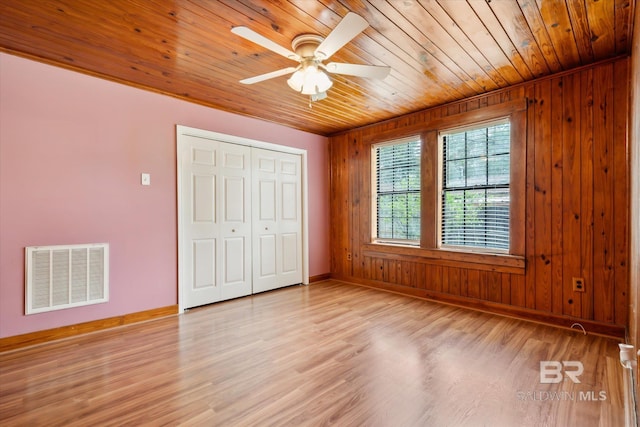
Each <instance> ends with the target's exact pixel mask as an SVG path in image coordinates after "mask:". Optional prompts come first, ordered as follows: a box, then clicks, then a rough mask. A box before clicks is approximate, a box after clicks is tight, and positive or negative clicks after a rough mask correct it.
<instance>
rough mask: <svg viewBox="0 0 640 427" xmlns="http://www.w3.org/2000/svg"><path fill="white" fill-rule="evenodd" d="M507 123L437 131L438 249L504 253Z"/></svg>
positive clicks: (507, 196) (507, 203)
mask: <svg viewBox="0 0 640 427" xmlns="http://www.w3.org/2000/svg"><path fill="white" fill-rule="evenodd" d="M510 143H511V126H510V123H509V121H508V120H507V119H504V120H498V121H493V122H491V123H485V124H483V125H480V126H474V127H468V128H458V129H455V130H451V131H443V132H441V133H440V146H441V155H442V168H441V171H442V172H441V177H440V246H441V247H452V248H455V247H461V248H466V249H471V250H473V249H474V248H479V249H480V250H489V251H508V250H509V235H510V232H509V206H510V197H511V193H510Z"/></svg>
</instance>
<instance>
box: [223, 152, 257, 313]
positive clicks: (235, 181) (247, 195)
mask: <svg viewBox="0 0 640 427" xmlns="http://www.w3.org/2000/svg"><path fill="white" fill-rule="evenodd" d="M219 152H220V157H221V159H220V178H221V179H220V181H221V182H220V183H221V189H220V202H219V205H218V206H219V208H218V212H219V213H220V240H221V246H222V247H221V251H222V260H221V263H222V265H221V267H222V271H221V288H222V296H221V299H222V300H226V299H231V298H237V297H240V296H244V295H250V294H251V148H250V147H246V146H244V145H236V144H225V143H221V144H220V150H219Z"/></svg>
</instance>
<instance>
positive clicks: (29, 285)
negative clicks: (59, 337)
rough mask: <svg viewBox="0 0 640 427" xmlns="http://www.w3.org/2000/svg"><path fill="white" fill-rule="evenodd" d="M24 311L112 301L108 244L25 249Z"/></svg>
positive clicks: (40, 310)
mask: <svg viewBox="0 0 640 427" xmlns="http://www.w3.org/2000/svg"><path fill="white" fill-rule="evenodd" d="M25 282H26V284H25V286H26V289H25V295H26V301H25V313H26V314H35V313H42V312H45V311H52V310H60V309H63V308H70V307H77V306H81V305H88V304H97V303H101V302H107V301H108V300H109V244H108V243H92V244H86V245H60V246H30V247H26V248H25Z"/></svg>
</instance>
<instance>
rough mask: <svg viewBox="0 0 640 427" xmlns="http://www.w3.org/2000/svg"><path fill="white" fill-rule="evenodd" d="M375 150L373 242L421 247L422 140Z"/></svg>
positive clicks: (393, 142) (403, 142)
mask: <svg viewBox="0 0 640 427" xmlns="http://www.w3.org/2000/svg"><path fill="white" fill-rule="evenodd" d="M372 148H373V151H372V155H373V159H374V162H373V163H374V165H373V166H374V168H373V169H374V170H373V172H374V175H375V177H374V180H373V181H374V191H373V193H374V197H373V204H374V209H373V211H374V212H375V213H376V220H375V224H374V227H375V228H374V238H375V240H377V241H387V242H401V243H405V244H416V245H417V244H419V243H420V186H421V182H420V156H421V141H420V138H419V137H412V138H404V139H401V140H396V141H391V142H386V143H381V144H376V145H374V146H373V147H372Z"/></svg>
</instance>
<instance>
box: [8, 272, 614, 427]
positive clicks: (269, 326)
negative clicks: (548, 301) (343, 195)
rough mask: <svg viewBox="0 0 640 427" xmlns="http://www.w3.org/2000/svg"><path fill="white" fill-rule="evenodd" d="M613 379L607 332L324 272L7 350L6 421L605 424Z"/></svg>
mask: <svg viewBox="0 0 640 427" xmlns="http://www.w3.org/2000/svg"><path fill="white" fill-rule="evenodd" d="M545 360H553V361H566V360H576V361H580V362H581V363H582V364H583V366H584V372H583V374H582V375H581V376H580V379H581V383H579V384H577V383H573V382H572V381H570V380H569V381H566V380H565V381H562V382H560V383H558V384H546V383H545V384H542V383H541V382H540V362H541V361H545ZM622 390H623V388H622V368H621V366H620V364H619V362H618V349H617V342H616V341H615V340H613V339H609V338H605V337H600V336H591V335H587V336H585V335H583V334H582V333H581V331H568V330H563V329H556V328H553V327H549V326H544V325H540V324H536V323H529V322H525V321H521V320H516V319H511V318H506V317H500V316H495V315H491V314H486V313H481V312H477V311H471V310H466V309H463V308H460V307H454V306H449V305H445V304H438V303H434V302H430V301H424V300H421V299H416V298H411V297H408V296H403V295H397V294H393V293H386V292H383V291H378V290H374V289H368V288H364V287H358V286H354V285H350V284H345V283H341V282H338V281H332V280H329V281H324V282H317V283H314V284H312V285H310V286H297V287H290V288H286V289H281V290H277V291H272V292H267V293H263V294H258V295H254V296H251V297H246V298H241V299H237V300H232V301H227V302H223V303H218V304H214V305H211V306H207V307H202V308H198V309H193V310H190V311H188V312H187V313H185V314H184V315H181V316H174V317H169V318H163V319H158V320H154V321H150V322H146V323H144V324H133V325H129V326H124V327H121V328H118V329H115V330H108V331H101V332H96V333H92V334H88V335H85V336H79V337H73V338H69V339H66V340H62V341H59V342H51V343H47V344H42V345H39V346H33V347H29V348H23V349H19V350H14V351H10V352H5V353H0V424H1V425H3V426H17V425H29V426H39V425H47V426H52V425H60V426H63V425H64V426H73V425H101V426H102V425H105V426H110V425H114V426H115V425H142V424H146V425H206V426H211V425H223V426H229V425H233V426H256V425H260V426H283V425H295V426H307V425H309V426H316V425H331V424H333V425H366V426H425V425H429V426H431V425H434V426H480V425H491V426H513V425H518V426H528V425H531V426H537V425H549V426H553V425H584V426H590V425H596V426H597V425H603V426H605V425H620V423H621V421H622V420H623V419H624V412H623V396H622ZM603 396H604V399H603V398H602V397H603ZM575 423H578V424H575Z"/></svg>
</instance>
